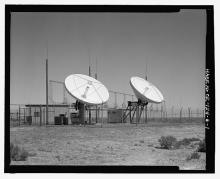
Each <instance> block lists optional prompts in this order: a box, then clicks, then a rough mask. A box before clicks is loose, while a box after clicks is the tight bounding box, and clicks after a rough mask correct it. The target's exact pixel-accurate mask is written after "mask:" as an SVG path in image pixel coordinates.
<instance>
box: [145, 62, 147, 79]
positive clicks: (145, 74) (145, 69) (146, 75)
mask: <svg viewBox="0 0 220 179" xmlns="http://www.w3.org/2000/svg"><path fill="white" fill-rule="evenodd" d="M145 79H146V80H147V60H146V69H145Z"/></svg>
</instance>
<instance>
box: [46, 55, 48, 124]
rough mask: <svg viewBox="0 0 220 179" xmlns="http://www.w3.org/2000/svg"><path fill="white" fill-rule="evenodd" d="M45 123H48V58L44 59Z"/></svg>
mask: <svg viewBox="0 0 220 179" xmlns="http://www.w3.org/2000/svg"><path fill="white" fill-rule="evenodd" d="M47 55H48V54H47ZM46 125H48V59H46Z"/></svg>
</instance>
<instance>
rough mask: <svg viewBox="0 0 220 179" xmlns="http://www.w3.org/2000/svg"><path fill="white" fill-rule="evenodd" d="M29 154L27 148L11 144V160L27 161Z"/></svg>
mask: <svg viewBox="0 0 220 179" xmlns="http://www.w3.org/2000/svg"><path fill="white" fill-rule="evenodd" d="M28 156H29V153H28V152H27V151H26V150H25V149H23V148H21V147H19V146H18V145H15V144H13V143H11V144H10V159H11V160H13V161H25V160H27V158H28Z"/></svg>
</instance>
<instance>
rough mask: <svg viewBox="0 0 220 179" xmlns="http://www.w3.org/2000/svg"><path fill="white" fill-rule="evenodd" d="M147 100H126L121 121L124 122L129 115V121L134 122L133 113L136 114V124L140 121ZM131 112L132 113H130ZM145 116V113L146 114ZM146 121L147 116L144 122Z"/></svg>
mask: <svg viewBox="0 0 220 179" xmlns="http://www.w3.org/2000/svg"><path fill="white" fill-rule="evenodd" d="M147 104H148V102H142V101H141V100H138V101H128V106H127V108H126V110H125V112H124V114H123V117H122V122H123V123H125V122H126V119H127V118H128V116H129V119H130V123H134V115H135V113H136V114H137V116H136V124H137V123H139V122H140V118H141V114H142V112H143V110H144V107H145V106H146V107H147ZM132 112H133V114H132ZM146 116H147V115H146ZM146 121H147V118H146V119H145V122H146Z"/></svg>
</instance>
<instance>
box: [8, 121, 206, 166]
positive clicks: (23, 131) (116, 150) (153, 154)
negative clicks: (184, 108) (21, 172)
mask: <svg viewBox="0 0 220 179" xmlns="http://www.w3.org/2000/svg"><path fill="white" fill-rule="evenodd" d="M168 135H172V136H174V137H176V138H177V139H178V140H181V139H183V138H192V137H195V138H199V139H201V140H202V139H204V137H205V127H204V124H202V123H201V124H198V123H197V124H196V123H195V124H193V123H171V124H169V123H148V124H138V125H137V126H136V125H135V124H104V125H103V126H102V127H101V126H100V125H98V124H97V125H91V126H86V127H84V126H73V125H69V126H47V127H45V126H43V127H39V126H23V127H21V126H20V127H12V128H11V129H10V142H13V143H15V144H17V145H19V146H21V147H23V148H24V149H25V150H27V151H28V152H29V153H30V154H31V155H30V156H29V157H28V158H27V160H26V161H12V162H11V165H153V166H158V165H160V166H161V165H165V166H179V167H180V169H181V170H205V163H206V162H205V161H206V158H205V157H206V156H205V153H201V152H199V154H200V158H199V159H191V160H187V159H186V158H187V157H188V156H189V155H190V154H191V153H192V152H193V151H195V150H196V145H189V146H186V147H183V148H180V149H171V150H168V149H161V148H160V145H159V142H158V139H159V138H160V137H161V136H168Z"/></svg>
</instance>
